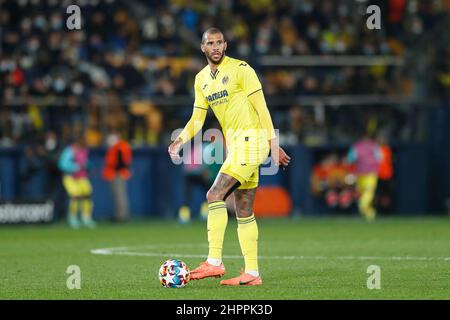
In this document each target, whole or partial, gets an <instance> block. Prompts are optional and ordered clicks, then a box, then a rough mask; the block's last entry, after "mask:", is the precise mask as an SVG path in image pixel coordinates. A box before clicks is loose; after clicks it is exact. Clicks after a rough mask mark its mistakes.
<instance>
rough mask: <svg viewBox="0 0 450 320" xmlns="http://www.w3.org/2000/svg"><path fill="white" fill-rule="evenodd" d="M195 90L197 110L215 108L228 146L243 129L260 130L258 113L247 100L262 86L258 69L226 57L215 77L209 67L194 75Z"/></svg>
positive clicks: (214, 110)
mask: <svg viewBox="0 0 450 320" xmlns="http://www.w3.org/2000/svg"><path fill="white" fill-rule="evenodd" d="M194 87H195V102H194V108H200V109H205V110H208V108H211V109H212V111H213V112H214V115H215V116H216V118H217V120H218V121H219V123H220V125H221V127H222V131H223V133H224V136H225V139H226V140H227V142H228V143H232V142H233V141H234V140H235V139H236V138H237V136H239V135H240V132H242V130H246V131H247V132H248V131H249V130H250V131H251V130H254V131H255V132H259V131H261V129H262V127H261V123H260V119H259V116H258V113H257V112H256V110H255V108H254V107H253V106H252V105H251V103H250V102H249V100H248V97H249V96H250V95H252V94H254V93H256V92H258V91H260V90H262V86H261V83H260V81H259V79H258V76H257V75H256V72H255V70H254V69H253V68H252V67H251V66H250V65H248V64H247V63H246V62H245V61H242V60H238V59H234V58H230V57H227V56H225V57H224V58H223V60H222V62H221V63H220V64H219V65H218V68H217V70H216V73H215V74H213V73H212V71H211V68H210V67H209V65H207V66H206V67H204V68H203V69H202V70H201V71H200V72H199V73H197V75H196V76H195V84H194ZM258 130H259V131H258Z"/></svg>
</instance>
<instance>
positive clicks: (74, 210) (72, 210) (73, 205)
mask: <svg viewBox="0 0 450 320" xmlns="http://www.w3.org/2000/svg"><path fill="white" fill-rule="evenodd" d="M78 203H79V200H78V199H73V198H71V199H70V202H69V214H70V216H71V217H72V218H76V217H77V215H78Z"/></svg>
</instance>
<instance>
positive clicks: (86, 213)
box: [81, 199, 93, 220]
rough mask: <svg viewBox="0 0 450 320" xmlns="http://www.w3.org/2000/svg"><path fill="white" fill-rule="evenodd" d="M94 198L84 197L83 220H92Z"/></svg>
mask: <svg viewBox="0 0 450 320" xmlns="http://www.w3.org/2000/svg"><path fill="white" fill-rule="evenodd" d="M92 207H93V205H92V200H91V199H83V200H81V214H82V216H83V220H90V219H91V217H92Z"/></svg>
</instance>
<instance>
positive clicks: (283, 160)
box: [270, 141, 291, 167]
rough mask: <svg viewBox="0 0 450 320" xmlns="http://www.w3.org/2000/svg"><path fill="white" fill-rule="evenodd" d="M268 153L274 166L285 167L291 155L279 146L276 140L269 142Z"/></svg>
mask: <svg viewBox="0 0 450 320" xmlns="http://www.w3.org/2000/svg"><path fill="white" fill-rule="evenodd" d="M270 153H271V155H272V160H273V161H274V163H275V165H276V166H279V165H282V166H283V167H287V166H288V165H289V162H290V161H291V157H289V156H288V155H287V153H286V152H285V151H284V150H283V148H281V147H280V146H279V145H278V144H277V143H276V142H272V141H271V143H270Z"/></svg>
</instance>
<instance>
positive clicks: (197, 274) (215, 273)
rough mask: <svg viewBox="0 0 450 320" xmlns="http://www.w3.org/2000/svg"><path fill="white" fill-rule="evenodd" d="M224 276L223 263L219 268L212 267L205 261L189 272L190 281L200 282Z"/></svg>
mask: <svg viewBox="0 0 450 320" xmlns="http://www.w3.org/2000/svg"><path fill="white" fill-rule="evenodd" d="M224 274H225V266H224V265H223V263H221V264H220V266H213V265H212V264H209V263H208V262H207V261H205V262H202V263H200V266H199V267H197V268H195V269H194V270H191V272H190V276H191V280H200V279H203V278H207V277H215V278H220V277H221V276H223V275H224Z"/></svg>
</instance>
